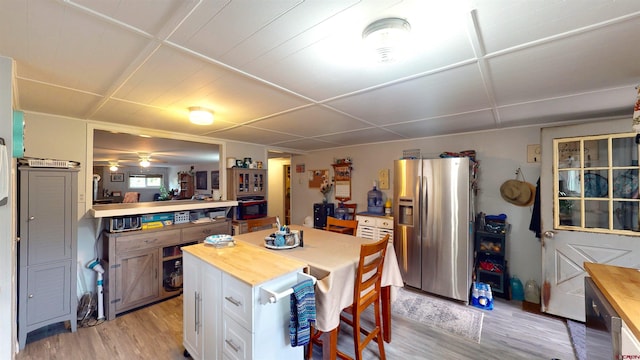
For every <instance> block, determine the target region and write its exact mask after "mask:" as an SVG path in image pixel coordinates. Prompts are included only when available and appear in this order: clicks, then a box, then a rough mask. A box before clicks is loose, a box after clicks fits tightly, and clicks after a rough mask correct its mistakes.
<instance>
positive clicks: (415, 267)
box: [394, 158, 475, 303]
mask: <svg viewBox="0 0 640 360" xmlns="http://www.w3.org/2000/svg"><path fill="white" fill-rule="evenodd" d="M470 174H471V170H470V160H469V159H468V158H442V159H422V160H421V159H415V160H396V161H395V162H394V199H395V202H394V214H395V215H394V246H395V251H396V255H397V257H398V263H399V265H400V270H401V272H402V276H403V278H404V281H405V283H406V285H408V286H411V287H414V288H417V289H421V290H423V291H426V292H429V293H432V294H436V295H440V296H444V297H447V298H451V299H455V300H460V301H464V302H465V303H468V302H469V290H470V287H471V276H472V270H473V229H474V224H473V221H474V213H475V211H474V209H473V207H474V204H473V192H472V187H471V177H470Z"/></svg>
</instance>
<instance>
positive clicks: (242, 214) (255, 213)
mask: <svg viewBox="0 0 640 360" xmlns="http://www.w3.org/2000/svg"><path fill="white" fill-rule="evenodd" d="M266 216H267V200H238V206H236V220H250V219H259V218H263V217H266Z"/></svg>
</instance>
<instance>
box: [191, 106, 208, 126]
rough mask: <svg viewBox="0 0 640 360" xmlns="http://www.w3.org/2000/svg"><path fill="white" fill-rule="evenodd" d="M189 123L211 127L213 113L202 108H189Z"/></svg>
mask: <svg viewBox="0 0 640 360" xmlns="http://www.w3.org/2000/svg"><path fill="white" fill-rule="evenodd" d="M189 121H191V122H192V123H194V124H196V125H211V124H213V111H211V110H209V109H207V108H204V107H201V106H192V107H190V108H189Z"/></svg>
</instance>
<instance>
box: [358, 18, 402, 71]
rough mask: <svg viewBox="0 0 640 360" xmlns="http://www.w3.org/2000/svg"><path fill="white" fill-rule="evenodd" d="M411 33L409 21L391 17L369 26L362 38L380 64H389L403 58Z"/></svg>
mask: <svg viewBox="0 0 640 360" xmlns="http://www.w3.org/2000/svg"><path fill="white" fill-rule="evenodd" d="M409 31H411V25H410V24H409V22H408V21H407V20H405V19H401V18H397V17H390V18H384V19H380V20H376V21H374V22H372V23H371V24H369V25H368V26H367V27H366V28H365V29H364V31H363V32H362V38H363V39H364V41H365V43H366V44H367V47H368V48H369V49H371V51H373V52H374V54H375V56H376V59H377V61H378V62H381V63H389V62H395V61H398V60H400V59H401V58H402V55H403V52H404V50H405V48H406V45H407V38H408V37H409V36H408V35H409Z"/></svg>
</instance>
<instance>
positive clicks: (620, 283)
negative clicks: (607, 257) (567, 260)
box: [584, 262, 640, 339]
mask: <svg viewBox="0 0 640 360" xmlns="http://www.w3.org/2000/svg"><path fill="white" fill-rule="evenodd" d="M584 268H585V269H586V270H587V273H588V274H589V275H590V276H591V279H592V280H593V281H594V282H595V283H596V285H597V286H598V289H600V291H602V293H603V294H604V296H605V297H606V298H607V300H608V301H609V303H610V304H611V306H613V308H614V309H615V311H616V312H617V313H618V315H619V316H620V317H621V318H622V319H623V320H624V322H625V323H626V324H627V326H628V327H629V329H631V331H632V332H633V334H634V335H635V337H636V339H640V270H637V269H633V268H625V267H619V266H612V265H604V264H595V263H589V262H585V263H584Z"/></svg>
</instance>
